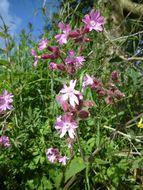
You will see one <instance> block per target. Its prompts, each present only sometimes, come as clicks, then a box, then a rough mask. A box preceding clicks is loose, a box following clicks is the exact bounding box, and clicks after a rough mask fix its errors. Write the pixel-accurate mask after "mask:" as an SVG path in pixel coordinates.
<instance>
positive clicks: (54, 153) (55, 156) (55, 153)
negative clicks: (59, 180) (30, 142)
mask: <svg viewBox="0 0 143 190" xmlns="http://www.w3.org/2000/svg"><path fill="white" fill-rule="evenodd" d="M46 155H47V158H48V160H49V161H50V162H52V163H55V162H59V163H61V164H62V165H66V162H67V160H68V159H69V158H68V157H67V156H61V155H60V152H59V150H58V149H57V148H49V149H47V151H46Z"/></svg>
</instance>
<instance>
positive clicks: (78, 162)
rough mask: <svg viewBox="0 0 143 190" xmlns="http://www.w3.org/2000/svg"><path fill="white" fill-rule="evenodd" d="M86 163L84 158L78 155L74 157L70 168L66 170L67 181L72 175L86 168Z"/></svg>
mask: <svg viewBox="0 0 143 190" xmlns="http://www.w3.org/2000/svg"><path fill="white" fill-rule="evenodd" d="M85 167H86V165H85V163H84V162H83V160H82V158H80V157H77V158H74V159H73V160H72V161H71V163H70V165H69V166H68V168H67V169H66V172H65V182H66V181H67V180H68V179H70V178H71V177H72V176H74V175H75V174H77V173H78V172H80V171H82V170H83V169H85Z"/></svg>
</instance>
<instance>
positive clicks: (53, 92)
mask: <svg viewBox="0 0 143 190" xmlns="http://www.w3.org/2000/svg"><path fill="white" fill-rule="evenodd" d="M69 2H70V1H64V3H63V5H62V4H61V6H62V7H61V11H60V12H59V13H56V14H55V16H54V19H53V21H52V32H51V31H49V30H44V32H43V34H42V35H41V39H42V41H41V39H38V40H39V41H40V43H39V42H35V40H33V37H32V30H31V26H30V29H29V31H28V32H27V33H26V32H25V31H24V30H23V31H22V32H21V34H20V42H19V44H18V45H16V44H15V42H14V40H13V39H12V37H11V36H10V35H9V32H8V27H7V26H6V25H5V24H4V25H3V26H2V30H1V32H0V38H3V39H4V40H5V48H3V49H1V51H0V125H1V131H0V189H2V190H17V189H20V190H24V189H26V190H48V189H58V190H60V189H61V190H62V189H64V190H68V189H72V190H76V189H77V190H78V189H88V190H89V189H100V190H101V189H102V190H117V189H118V190H124V189H128V190H141V189H142V188H143V149H142V145H143V135H142V130H143V129H142V128H143V112H142V111H143V66H142V64H143V57H142V55H143V52H142V48H143V43H142V32H139V29H140V28H141V26H140V25H141V23H142V21H141V20H140V21H139V22H138V23H136V20H137V18H136V19H135V20H134V19H133V18H128V17H125V20H126V24H127V25H126V27H127V29H126V31H125V32H124V33H123V34H122V36H120V37H116V35H114V37H113V36H112V31H111V30H112V22H111V18H110V15H109V12H110V11H109V9H108V6H107V7H106V9H105V10H103V9H102V6H101V4H100V3H99V4H97V7H94V9H98V10H99V8H101V10H102V15H104V19H105V24H103V22H102V21H103V20H102V19H103V18H102V19H99V20H98V24H99V25H98V27H99V26H101V28H100V27H99V28H98V27H97V28H94V27H93V28H90V27H91V25H90V26H89V25H87V23H86V22H87V20H86V18H85V14H91V12H90V11H91V7H92V6H93V4H92V1H91V2H90V3H89V4H88V10H86V7H85V6H87V5H86V4H85V5H84V2H82V3H81V4H80V3H79V4H78V2H77V1H76V3H75V1H73V3H72V2H71V4H70V3H69ZM104 3H107V2H104ZM107 4H108V3H107ZM104 5H105V4H104ZM94 6H95V4H94ZM43 9H44V11H46V7H44V8H42V10H43ZM83 18H84V22H82V21H83V20H82V19H83ZM93 20H94V19H93ZM59 22H60V23H66V25H62V26H61V25H60V27H59V28H60V30H59V28H58V25H57V24H58V23H59ZM132 23H133V25H134V27H133V28H132ZM67 24H69V25H70V27H71V30H70V29H69V26H67ZM92 24H93V26H94V24H95V23H93V22H92ZM84 25H86V27H87V28H88V30H86V29H87V28H86V29H85V28H84V27H83V26H84ZM103 25H104V29H103V31H102V27H103ZM64 27H65V28H66V29H65V28H64ZM63 28H64V29H63ZM79 28H80V30H77V29H79ZM130 28H132V31H131V32H130ZM84 29H85V30H84ZM61 30H63V32H62V31H61ZM74 32H75V33H74ZM65 34H66V35H67V36H66V37H65V36H57V37H55V35H65ZM61 37H62V39H61ZM65 38H66V39H65ZM47 39H48V40H47ZM38 40H37V41H38ZM46 40H47V41H46ZM66 40H67V41H66ZM59 43H60V44H59ZM31 50H32V53H31ZM69 50H72V51H69ZM73 52H74V55H73ZM70 56H71V57H70ZM73 57H74V61H73V60H72V61H71V59H73ZM77 57H78V61H79V62H78V64H79V65H78V64H77V62H76V61H75V60H77ZM79 57H80V58H79ZM53 62H54V63H53ZM82 62H84V63H82ZM59 65H60V66H59ZM87 74H88V75H87ZM88 77H89V78H88ZM87 79H90V80H87ZM71 81H72V82H71ZM75 81H76V82H75ZM73 83H74V85H73ZM75 83H76V86H75ZM65 84H66V85H67V86H64V87H63V85H65ZM69 84H70V85H71V88H72V95H71V94H70V95H71V96H69V95H68V96H66V98H65V97H64V101H61V98H63V94H65V91H66V90H67V87H69ZM72 85H73V86H74V87H75V89H76V90H77V91H76V92H75V91H74V93H73V88H74V87H73V86H72ZM62 90H63V91H64V93H63V91H62ZM70 90H71V89H70ZM70 92H71V91H70ZM66 93H67V91H66ZM81 97H82V98H83V99H82V98H81ZM59 99H60V100H59ZM73 100H74V101H73ZM4 101H5V104H6V106H5V107H4V106H3V105H4V103H3V102H4ZM63 114H65V116H66V117H65V118H63V117H61V118H59V119H57V118H58V117H59V115H62V116H63ZM71 114H72V116H71ZM69 115H70V116H69ZM67 117H68V118H67ZM69 117H70V118H69ZM67 120H68V122H69V123H70V127H73V128H74V130H73V131H72V132H71V133H70V132H69V129H66V132H65V131H62V129H63V128H62V127H63V125H64V124H63V123H64V122H65V121H67ZM59 121H60V124H59ZM61 122H62V123H61ZM69 123H68V124H69ZM71 123H72V124H71ZM55 125H56V126H55ZM77 125H78V127H77ZM68 127H69V126H68ZM56 129H57V130H56ZM59 129H60V130H59ZM68 132H69V133H68ZM60 136H61V138H60ZM68 136H69V137H70V139H69V138H68ZM50 148H52V149H50ZM49 149H50V150H49ZM57 149H58V150H57ZM47 150H48V151H47ZM50 151H51V152H50ZM53 154H55V155H56V156H55V157H52V158H51V156H54V155H53ZM57 155H58V156H57ZM61 155H63V156H64V155H65V156H66V157H64V158H65V160H64V161H63V160H60V159H61V158H62V157H61Z"/></svg>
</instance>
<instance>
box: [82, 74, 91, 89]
mask: <svg viewBox="0 0 143 190" xmlns="http://www.w3.org/2000/svg"><path fill="white" fill-rule="evenodd" d="M83 80H84V81H83V84H82V87H83V88H85V87H86V86H92V85H93V84H94V77H92V76H90V75H88V74H86V76H85V77H84V78H83Z"/></svg>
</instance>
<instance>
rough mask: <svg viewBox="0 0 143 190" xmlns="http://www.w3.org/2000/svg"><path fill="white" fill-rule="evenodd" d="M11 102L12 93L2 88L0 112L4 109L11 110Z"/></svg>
mask: <svg viewBox="0 0 143 190" xmlns="http://www.w3.org/2000/svg"><path fill="white" fill-rule="evenodd" d="M12 102H13V95H12V94H11V93H8V92H7V90H4V91H3V93H2V94H0V113H4V112H5V111H6V110H11V109H12V108H13V107H12Z"/></svg>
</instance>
